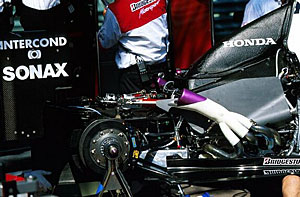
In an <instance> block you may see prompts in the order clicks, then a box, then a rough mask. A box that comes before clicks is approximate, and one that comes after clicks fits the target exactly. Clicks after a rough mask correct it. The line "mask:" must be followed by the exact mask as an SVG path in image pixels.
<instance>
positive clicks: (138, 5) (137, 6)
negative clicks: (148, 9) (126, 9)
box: [130, 0, 156, 12]
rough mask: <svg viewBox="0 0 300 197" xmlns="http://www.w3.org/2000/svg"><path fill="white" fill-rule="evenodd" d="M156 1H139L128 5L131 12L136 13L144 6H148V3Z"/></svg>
mask: <svg viewBox="0 0 300 197" xmlns="http://www.w3.org/2000/svg"><path fill="white" fill-rule="evenodd" d="M155 1H156V0H141V1H139V2H136V3H132V4H130V9H131V12H134V11H137V10H139V9H141V8H142V7H145V6H146V5H149V4H150V3H153V2H155Z"/></svg>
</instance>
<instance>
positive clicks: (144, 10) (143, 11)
mask: <svg viewBox="0 0 300 197" xmlns="http://www.w3.org/2000/svg"><path fill="white" fill-rule="evenodd" d="M159 2H160V0H158V1H157V2H156V3H154V4H152V5H151V6H149V7H147V8H143V9H141V11H140V14H139V18H141V16H142V15H143V14H146V13H147V12H149V11H150V10H151V11H152V10H153V8H155V7H156V6H157V5H158V4H159Z"/></svg>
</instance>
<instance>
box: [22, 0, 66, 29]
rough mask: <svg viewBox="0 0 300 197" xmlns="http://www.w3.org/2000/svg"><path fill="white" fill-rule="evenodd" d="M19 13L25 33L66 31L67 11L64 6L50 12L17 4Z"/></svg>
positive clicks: (56, 7)
mask: <svg viewBox="0 0 300 197" xmlns="http://www.w3.org/2000/svg"><path fill="white" fill-rule="evenodd" d="M17 13H18V15H20V23H21V25H22V27H23V28H24V30H25V31H31V30H48V31H64V29H65V19H66V16H67V12H66V9H65V7H64V6H63V5H61V4H60V5H57V6H55V7H53V8H50V9H48V10H37V9H33V8H30V7H27V6H25V5H24V4H22V1H20V2H19V3H17Z"/></svg>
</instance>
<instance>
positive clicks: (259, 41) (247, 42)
mask: <svg viewBox="0 0 300 197" xmlns="http://www.w3.org/2000/svg"><path fill="white" fill-rule="evenodd" d="M223 44H224V47H249V46H262V45H274V44H276V42H275V41H274V39H273V38H254V39H244V40H230V41H225V42H223Z"/></svg>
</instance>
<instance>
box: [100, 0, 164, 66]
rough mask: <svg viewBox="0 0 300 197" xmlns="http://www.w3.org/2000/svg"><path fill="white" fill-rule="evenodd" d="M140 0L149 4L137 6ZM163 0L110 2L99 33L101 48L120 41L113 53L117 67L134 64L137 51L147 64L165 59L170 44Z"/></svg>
mask: <svg viewBox="0 0 300 197" xmlns="http://www.w3.org/2000/svg"><path fill="white" fill-rule="evenodd" d="M140 2H146V3H147V2H148V4H146V5H144V6H140V7H139V5H140V4H141V3H140ZM149 2H150V3H149ZM138 3H140V4H138ZM166 3H167V1H166V0H148V1H143V0H124V1H118V2H115V3H113V4H110V5H109V8H108V9H107V12H106V15H105V19H104V23H103V25H102V27H101V29H100V31H99V34H98V36H99V41H100V43H101V46H102V47H103V48H110V47H112V46H113V45H115V44H117V43H119V45H122V47H119V49H118V52H117V55H116V57H115V61H116V63H117V65H118V68H120V69H122V68H127V67H129V66H130V65H134V64H136V55H138V56H140V57H141V58H142V59H143V60H144V61H145V63H146V64H148V65H151V64H156V63H161V62H164V61H166V56H167V50H168V46H169V41H168V25H167V13H166V10H165V7H166ZM133 4H134V5H133ZM135 5H137V6H135Z"/></svg>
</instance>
